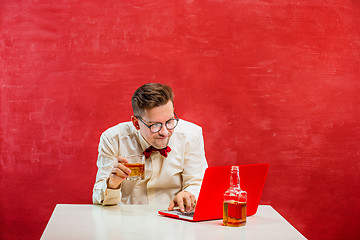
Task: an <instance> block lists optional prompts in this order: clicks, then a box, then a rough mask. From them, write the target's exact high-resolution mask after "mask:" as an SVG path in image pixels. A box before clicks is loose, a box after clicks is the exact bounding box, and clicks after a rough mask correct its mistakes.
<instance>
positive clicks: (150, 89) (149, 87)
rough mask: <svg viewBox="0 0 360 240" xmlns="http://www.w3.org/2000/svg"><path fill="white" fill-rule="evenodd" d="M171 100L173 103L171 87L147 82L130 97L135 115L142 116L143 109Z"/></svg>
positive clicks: (161, 104)
mask: <svg viewBox="0 0 360 240" xmlns="http://www.w3.org/2000/svg"><path fill="white" fill-rule="evenodd" d="M169 100H171V102H172V103H173V104H174V95H173V91H172V89H171V88H170V87H169V86H167V85H165V84H161V83H147V84H145V85H142V86H141V87H139V88H138V89H137V90H136V91H135V93H134V95H133V96H132V98H131V104H132V108H133V112H134V115H135V116H142V115H143V113H144V111H145V109H151V108H154V107H160V106H163V105H165V104H167V103H168V102H169Z"/></svg>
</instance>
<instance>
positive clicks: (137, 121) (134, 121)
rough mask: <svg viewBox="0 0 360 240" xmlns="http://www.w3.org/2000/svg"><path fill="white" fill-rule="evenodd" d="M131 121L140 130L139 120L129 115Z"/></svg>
mask: <svg viewBox="0 0 360 240" xmlns="http://www.w3.org/2000/svg"><path fill="white" fill-rule="evenodd" d="M131 122H132V124H133V125H134V127H135V128H136V130H140V126H139V120H138V119H137V118H136V117H135V116H131Z"/></svg>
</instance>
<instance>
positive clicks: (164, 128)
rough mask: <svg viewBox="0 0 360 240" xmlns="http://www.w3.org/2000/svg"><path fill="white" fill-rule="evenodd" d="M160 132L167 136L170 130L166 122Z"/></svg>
mask: <svg viewBox="0 0 360 240" xmlns="http://www.w3.org/2000/svg"><path fill="white" fill-rule="evenodd" d="M159 134H160V135H163V136H167V135H168V134H169V130H168V129H167V127H166V126H165V124H163V125H162V126H161V129H160V131H159Z"/></svg>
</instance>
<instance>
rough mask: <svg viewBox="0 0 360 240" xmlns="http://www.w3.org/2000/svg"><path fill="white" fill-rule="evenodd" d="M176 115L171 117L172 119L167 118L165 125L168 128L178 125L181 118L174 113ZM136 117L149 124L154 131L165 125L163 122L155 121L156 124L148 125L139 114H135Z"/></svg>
mask: <svg viewBox="0 0 360 240" xmlns="http://www.w3.org/2000/svg"><path fill="white" fill-rule="evenodd" d="M174 115H175V118H171V119H169V120H167V121H166V123H165V127H166V128H167V129H168V130H172V129H174V128H175V127H176V126H177V125H178V122H179V118H178V117H177V116H176V113H174ZM135 117H136V118H137V119H139V120H140V121H141V122H142V123H143V124H145V126H147V127H148V128H149V129H150V131H151V132H152V133H157V132H160V130H161V129H162V127H163V123H159V122H157V123H154V124H151V125H147V124H146V123H145V122H144V120H143V119H142V118H141V117H139V116H135Z"/></svg>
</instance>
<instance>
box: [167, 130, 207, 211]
mask: <svg viewBox="0 0 360 240" xmlns="http://www.w3.org/2000/svg"><path fill="white" fill-rule="evenodd" d="M188 144H189V145H188V146H187V147H186V152H185V159H184V170H183V172H182V179H183V182H182V186H183V187H182V191H181V192H179V193H178V194H177V195H176V196H175V198H174V199H173V201H172V202H171V203H170V205H169V208H168V209H169V210H172V209H173V208H174V207H175V206H179V208H180V210H181V211H184V210H185V208H184V205H186V211H191V210H193V207H194V206H195V204H196V200H197V198H198V197H199V193H200V188H201V184H202V180H203V177H204V173H205V170H206V168H207V167H208V164H207V161H206V158H205V149H204V139H203V135H202V129H201V128H199V130H198V132H197V134H196V137H195V138H194V139H193V141H192V142H189V143H188Z"/></svg>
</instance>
